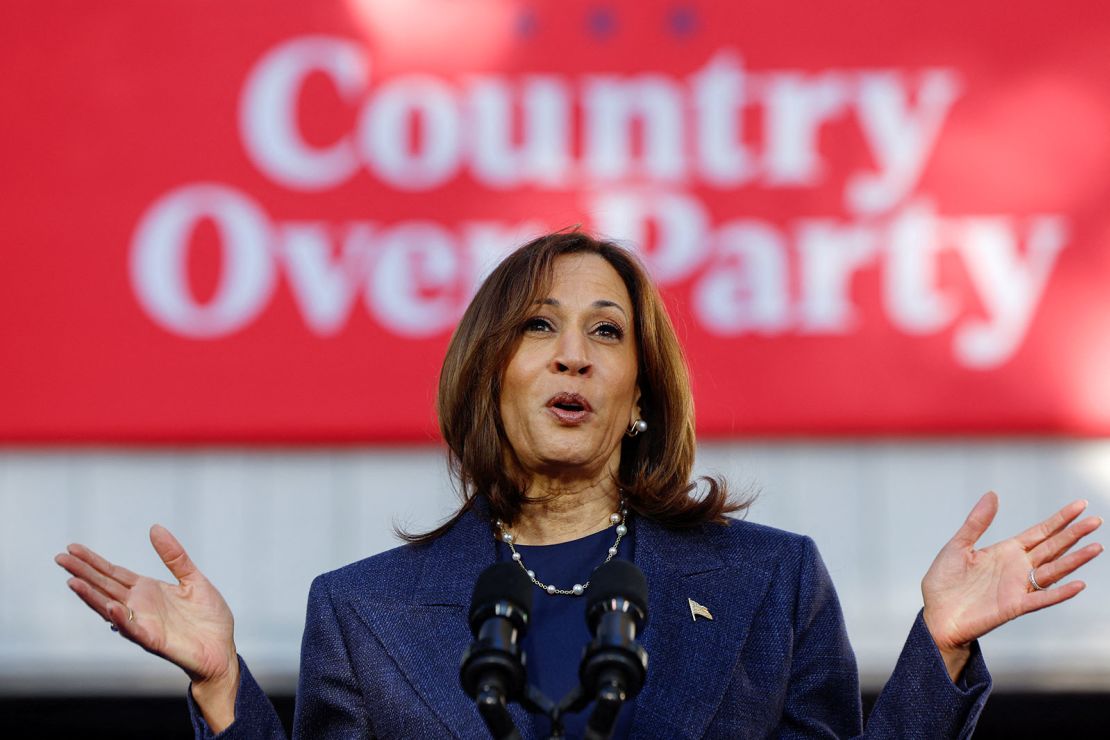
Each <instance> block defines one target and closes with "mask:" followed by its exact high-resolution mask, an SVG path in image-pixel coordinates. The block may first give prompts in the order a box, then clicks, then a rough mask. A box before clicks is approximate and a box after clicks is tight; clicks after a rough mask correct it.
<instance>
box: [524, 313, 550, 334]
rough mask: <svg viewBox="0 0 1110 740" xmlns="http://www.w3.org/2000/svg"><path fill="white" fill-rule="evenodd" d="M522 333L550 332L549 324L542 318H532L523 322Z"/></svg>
mask: <svg viewBox="0 0 1110 740" xmlns="http://www.w3.org/2000/svg"><path fill="white" fill-rule="evenodd" d="M523 328H524V331H542V332H548V331H552V330H553V328H552V326H551V322H550V321H548V320H547V319H545V318H544V317H542V316H533V317H532V318H530V319H528V320H527V321H525V322H524V327H523Z"/></svg>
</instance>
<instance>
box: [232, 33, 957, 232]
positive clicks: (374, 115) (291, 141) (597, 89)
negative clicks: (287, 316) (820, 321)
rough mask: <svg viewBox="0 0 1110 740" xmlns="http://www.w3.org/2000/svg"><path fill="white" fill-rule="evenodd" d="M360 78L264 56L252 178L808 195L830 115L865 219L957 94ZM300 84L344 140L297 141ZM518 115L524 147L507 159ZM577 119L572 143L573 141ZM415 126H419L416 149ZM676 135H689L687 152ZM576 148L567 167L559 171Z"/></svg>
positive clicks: (307, 183)
mask: <svg viewBox="0 0 1110 740" xmlns="http://www.w3.org/2000/svg"><path fill="white" fill-rule="evenodd" d="M369 67H370V63H369V60H368V59H367V58H366V55H365V52H364V51H363V50H362V48H361V47H359V46H358V45H357V44H355V43H354V42H352V41H349V40H346V39H341V38H329V37H325V36H309V37H304V38H299V39H294V40H293V41H288V42H285V43H284V44H281V45H279V46H277V47H276V48H274V49H273V50H272V51H270V52H269V53H267V54H265V55H264V56H263V57H262V58H261V59H260V60H259V62H258V63H257V64H256V65H255V67H254V68H253V69H252V70H251V72H250V73H249V75H248V77H247V81H246V84H245V85H244V90H243V102H242V106H241V112H240V120H241V129H242V135H243V139H244V142H245V144H246V149H247V153H248V154H249V155H250V156H251V159H252V161H254V163H255V164H256V166H258V168H259V169H260V170H261V171H262V172H263V173H265V174H266V175H267V176H268V177H271V178H272V179H274V181H275V182H277V183H278V184H280V185H282V186H284V187H289V188H293V189H296V190H321V189H326V188H334V187H339V186H340V185H343V184H344V183H345V182H346V181H348V180H349V179H350V178H352V177H354V176H355V174H356V173H357V171H358V170H359V169H360V168H362V169H365V170H366V171H367V172H369V173H370V174H371V175H373V176H374V177H376V178H377V179H379V180H380V181H382V182H384V183H386V184H389V185H392V186H394V187H396V188H399V189H402V190H413V191H424V190H431V189H434V188H437V187H440V186H442V185H443V184H444V183H445V182H448V181H449V180H451V179H453V178H455V177H458V176H460V175H463V174H469V175H471V176H473V177H474V179H475V180H476V181H477V182H479V183H481V184H482V185H485V186H487V187H491V188H506V187H518V186H523V185H535V186H538V187H549V188H550V187H566V186H570V185H577V184H594V183H599V182H615V181H624V180H629V179H633V180H643V179H647V180H649V181H655V182H658V183H686V182H695V181H696V182H701V183H703V184H704V185H706V186H708V187H734V186H736V185H738V184H753V185H759V186H763V187H800V186H807V187H813V186H816V185H819V184H821V182H822V181H823V179H824V178H825V177H826V176H827V169H828V168H827V167H826V165H825V162H824V157H823V154H822V152H821V149H820V145H819V144H820V133H821V131H822V129H823V127H825V126H827V125H829V124H831V123H832V122H834V121H837V120H841V119H843V120H847V121H850V122H855V123H856V124H858V126H859V128H860V131H861V133H862V134H863V139H864V142H865V143H866V145H867V148H868V150H869V152H870V153H871V158H872V159H873V161H874V162H875V164H876V166H877V167H878V171H877V172H871V171H867V170H860V171H856V172H851V173H848V178H847V180H846V182H847V187H846V190H845V193H844V203H845V206H846V207H847V208H849V209H851V210H852V211H854V212H859V213H868V214H874V213H878V212H881V211H885V210H890V209H892V208H894V207H896V206H897V205H898V203H899V202H901V201H902V200H903V199H904V198H905V197H906V196H907V195H908V194H909V193H911V192H912V191H913V189H914V187H916V185H917V181H918V179H919V178H920V176H921V172H922V170H923V167H924V163H925V162H926V161H927V160H928V155H929V153H930V152H931V151H932V148H933V146H934V145H935V143H936V139H937V136H938V134H939V132H940V130H941V128H942V126H943V123H944V121H945V119H946V117H947V115H948V112H949V109H950V108H951V106H952V104H953V103H954V102H955V100H956V99H957V97H958V94H959V80H958V76H957V75H956V73H955V71H953V70H949V69H927V70H924V71H923V72H922V73H921V74H920V75H918V77H917V79H911V78H909V77H908V76H907V75H904V74H900V73H898V72H897V71H896V70H891V71H887V70H878V71H874V70H871V71H862V72H853V71H847V70H845V71H830V72H822V73H816V74H811V73H805V72H800V71H792V70H779V71H766V72H759V73H752V72H750V71H748V70H746V69H745V68H744V66H743V63H742V60H741V58H740V56H739V55H738V54H737V53H736V52H735V51H733V50H730V49H723V50H721V51H720V52H718V53H717V54H716V55H715V56H714V57H713V58H711V59H710V60H709V61H708V62H707V63H706V64H705V65H704V66H703V67H702V68H701V69H699V70H696V71H695V72H694V73H693V74H691V75H689V76H687V77H686V78H685V79H681V78H677V77H674V76H668V75H666V74H663V73H644V74H639V75H620V76H618V75H584V76H582V77H581V79H580V80H579V81H578V84H577V85H576V84H574V81H573V80H569V79H566V78H561V77H558V76H556V75H543V76H524V77H522V78H521V81H520V82H519V83H518V82H514V81H513V80H512V79H509V78H502V77H497V76H493V75H481V76H472V77H467V78H465V79H463V80H461V81H458V82H454V81H449V80H447V79H445V78H437V77H433V76H430V75H427V74H408V75H398V76H396V77H392V78H390V79H389V80H388V81H386V82H383V83H382V84H380V85H379V86H377V87H375V86H372V85H371V80H370V79H369V75H368V73H367V70H368V69H369ZM312 72H320V73H322V74H325V75H327V76H328V77H330V78H331V80H332V81H333V83H334V85H335V87H336V89H337V91H338V92H339V93H340V95H341V97H342V98H343V100H344V101H347V102H353V101H354V100H355V98H356V97H358V96H359V95H361V101H360V102H359V105H360V106H361V110H360V111H359V114H358V116H357V119H358V123H357V131H356V132H355V135H354V136H350V135H348V136H343V137H341V138H340V139H339V140H338V141H336V142H335V143H334V144H332V145H331V146H330V147H327V148H324V149H319V148H313V147H312V146H310V145H309V144H308V143H307V142H306V141H305V140H304V137H303V136H301V135H300V134H299V133H298V131H297V105H298V101H299V98H300V88H301V86H303V84H304V82H305V80H307V79H308V77H309V75H310V74H311V73H312ZM576 96H577V97H576ZM911 101H915V102H911ZM517 110H519V111H520V112H521V118H522V119H523V121H524V122H525V125H524V134H525V135H524V142H523V143H522V144H519V145H517V146H515V147H514V146H513V144H512V142H513V140H514V138H515V137H514V136H512V130H513V127H512V125H511V122H512V120H513V119H514V117H515V115H514V114H515V111H517ZM748 110H754V111H757V112H759V113H761V114H762V125H761V126H760V128H761V130H762V131H763V132H764V134H763V136H764V139H765V141H764V142H763V149H762V151H757V149H756V147H755V145H754V143H752V144H747V145H745V142H744V137H743V129H742V117H743V115H744V113H745V111H748ZM578 116H581V118H582V125H581V127H580V128H581V133H580V134H579V137H580V139H581V141H575V139H574V136H573V135H572V132H573V131H575V126H574V125H573V122H574V120H575V118H576V117H578ZM414 121H419V123H420V124H421V125H420V126H419V127H417V128H418V130H419V131H421V135H420V136H419V137H417V138H418V140H419V143H418V144H417V145H416V147H415V149H414V145H413V143H412V141H411V139H412V137H411V132H412V130H413V128H414V126H413V125H412V124H413V122H414ZM637 130H639V131H640V133H641V140H642V146H640V147H638V148H637V147H636V146H634V139H635V132H636V131H637ZM688 132H694V133H695V134H696V140H694V141H693V142H692V144H691V142H689V141H688V140H689V139H690V138H691V137H689V136H688ZM575 152H577V153H578V156H579V157H580V159H581V161H579V162H575V161H574V160H573V156H574V154H573V153H575ZM575 178H577V179H575Z"/></svg>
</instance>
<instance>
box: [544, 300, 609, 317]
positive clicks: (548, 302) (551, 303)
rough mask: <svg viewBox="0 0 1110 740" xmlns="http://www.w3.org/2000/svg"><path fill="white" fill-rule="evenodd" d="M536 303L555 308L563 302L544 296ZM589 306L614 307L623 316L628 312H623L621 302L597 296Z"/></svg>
mask: <svg viewBox="0 0 1110 740" xmlns="http://www.w3.org/2000/svg"><path fill="white" fill-rule="evenodd" d="M536 303H540V304H543V305H545V306H555V307H556V308H558V307H559V306H561V305H563V304H561V303H559V301H557V300H555V299H554V298H544V299H543V300H542V301H536ZM590 306H592V307H593V308H615V309H617V310H618V311H620V312H621V313H623V314H624V315H625V317H627V316H628V314H627V313H625V310H624V308H623V307H621V304H619V303H616V302H614V301H608V300H605V299H604V298H599V299H598V300H596V301H594V302H593V303H591V304H590Z"/></svg>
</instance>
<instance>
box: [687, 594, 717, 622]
mask: <svg viewBox="0 0 1110 740" xmlns="http://www.w3.org/2000/svg"><path fill="white" fill-rule="evenodd" d="M686 600H687V601H689V602H690V618H691V619H693V620H694V621H695V622H696V621H698V617H704V618H706V619H708V620H709V621H711V622H712V621H713V615H712V614H710V613H709V610H708V609H706V608H705V607H704V606H702V605H701V604H699V603H698V602H696V601H694V600H693V599H690V598H687V599H686Z"/></svg>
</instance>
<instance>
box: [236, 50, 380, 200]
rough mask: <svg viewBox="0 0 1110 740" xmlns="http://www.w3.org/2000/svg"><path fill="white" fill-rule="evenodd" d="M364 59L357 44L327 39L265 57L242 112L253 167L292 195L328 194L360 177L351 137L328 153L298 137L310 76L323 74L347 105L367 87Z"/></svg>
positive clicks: (241, 124) (241, 123)
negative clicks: (304, 88) (295, 192)
mask: <svg viewBox="0 0 1110 740" xmlns="http://www.w3.org/2000/svg"><path fill="white" fill-rule="evenodd" d="M366 64H367V61H366V58H365V57H364V56H363V54H362V49H361V47H359V45H358V44H355V43H353V42H351V41H344V40H342V39H336V38H331V37H327V36H307V37H303V38H298V39H294V40H293V41H288V42H286V43H284V44H281V45H280V46H278V47H276V48H275V49H273V50H271V51H270V52H268V53H267V54H265V55H263V57H262V59H261V60H259V62H258V64H257V65H255V68H254V74H252V75H250V76H249V77H248V78H247V82H246V85H244V87H243V97H242V99H241V102H240V106H239V131H240V135H241V136H242V137H243V145H244V146H245V147H246V150H247V154H249V155H250V157H251V160H252V161H253V162H254V163H255V165H256V166H257V167H258V168H259V169H260V170H262V172H263V173H265V174H266V176H267V177H269V178H271V179H272V180H274V181H275V182H277V183H279V184H280V185H284V186H285V187H287V188H293V189H294V190H326V189H328V188H333V187H336V186H338V185H341V184H342V183H343V182H344V181H346V180H347V179H348V178H350V177H351V176H352V175H353V174H354V173H355V172H357V171H358V168H359V161H358V157H357V155H356V153H355V148H354V145H353V144H352V143H351V141H350V137H346V136H345V137H342V138H341V139H339V141H337V142H335V143H334V144H332V145H331V146H330V147H327V148H323V149H321V148H316V147H313V146H311V145H309V144H308V143H307V142H306V141H305V140H304V138H303V137H302V136H301V135H300V133H299V132H298V131H297V103H298V99H299V93H300V88H301V86H302V85H303V84H304V82H305V80H306V79H307V78H308V76H309V74H311V73H312V72H324V73H327V75H328V77H329V78H330V79H331V81H332V82H333V83H335V88H336V90H337V91H338V92H339V93H340V95H342V96H343V98H344V99H345V100H348V101H350V100H354V99H355V98H356V96H357V95H358V94H359V93H360V92H362V91H363V90H364V89H365V87H366V83H367V72H366Z"/></svg>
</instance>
